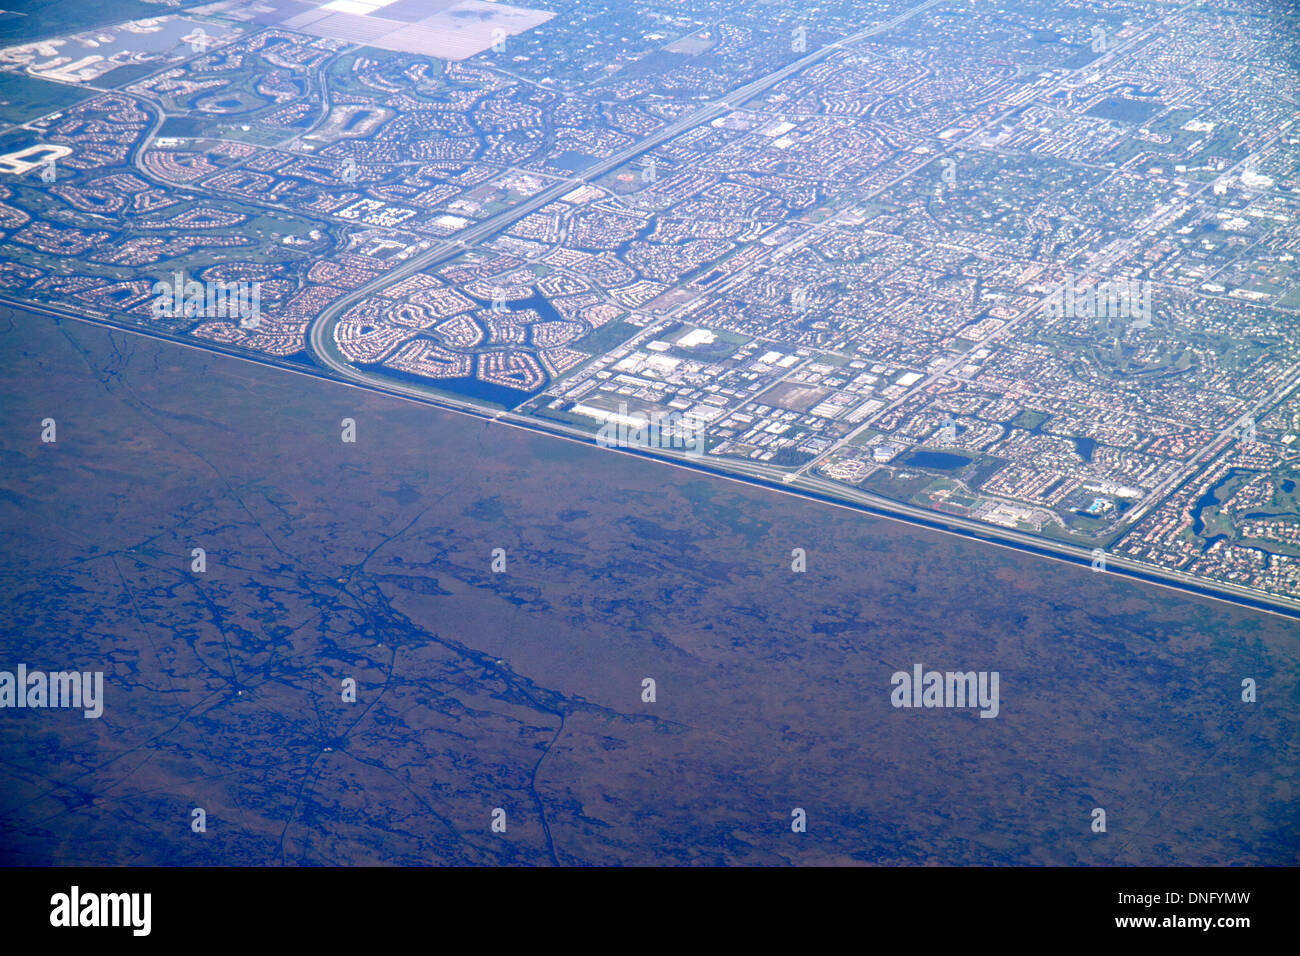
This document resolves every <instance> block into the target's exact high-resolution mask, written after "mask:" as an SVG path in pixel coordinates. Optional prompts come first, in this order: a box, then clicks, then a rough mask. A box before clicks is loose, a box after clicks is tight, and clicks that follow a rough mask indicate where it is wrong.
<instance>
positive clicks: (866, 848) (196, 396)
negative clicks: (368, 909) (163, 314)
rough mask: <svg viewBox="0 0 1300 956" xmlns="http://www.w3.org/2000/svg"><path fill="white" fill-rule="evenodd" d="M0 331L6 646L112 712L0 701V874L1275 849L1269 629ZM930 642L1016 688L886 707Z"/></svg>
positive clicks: (191, 356)
mask: <svg viewBox="0 0 1300 956" xmlns="http://www.w3.org/2000/svg"><path fill="white" fill-rule="evenodd" d="M0 346H3V348H2V349H0V365H2V366H3V374H0V402H3V405H4V407H5V409H6V416H5V422H4V427H3V429H0V465H3V467H0V529H3V531H4V532H5V535H6V541H7V545H6V548H5V549H3V551H2V552H0V614H2V615H3V616H2V617H0V665H3V663H5V662H16V661H24V662H26V663H28V664H30V665H32V666H37V665H38V664H40V665H44V666H48V667H53V666H55V665H58V666H59V667H61V668H68V669H102V670H104V671H105V705H104V706H105V719H104V720H103V721H93V720H85V719H83V718H82V717H81V716H80V715H79V714H76V715H68V714H58V713H53V712H48V711H39V710H24V711H22V712H21V713H19V712H5V713H0V720H3V721H4V722H5V732H4V733H3V734H0V778H2V779H0V793H9V794H22V795H24V798H23V799H21V800H3V799H0V834H2V836H0V858H3V860H4V861H5V862H20V863H33V864H34V863H56V862H69V861H72V860H77V861H79V862H89V863H112V862H122V861H126V860H130V861H133V862H136V863H157V862H167V863H170V864H180V865H213V864H218V863H237V864H245V865H255V864H275V863H286V864H291V865H294V864H308V865H309V864H321V863H332V864H340V863H347V864H360V863H411V864H423V865H428V864H430V863H460V864H497V865H500V864H539V865H554V864H556V863H559V864H562V865H578V864H591V863H596V864H600V863H605V864H609V863H643V864H650V863H660V864H680V865H686V864H699V863H706V864H709V863H712V864H735V863H742V864H752V865H785V864H818V863H820V864H826V863H835V862H846V861H856V862H862V863H903V864H921V863H927V862H936V861H937V862H944V863H1012V862H1033V863H1039V864H1042V863H1056V864H1068V863H1075V864H1078V863H1084V864H1142V863H1150V864H1165V865H1167V864H1169V863H1238V864H1251V863H1254V864H1269V863H1272V864H1286V863H1288V862H1290V861H1292V860H1293V857H1294V852H1295V847H1296V846H1297V845H1300V821H1297V819H1296V816H1295V813H1294V806H1293V803H1292V801H1291V799H1290V797H1289V795H1288V794H1289V793H1290V792H1294V791H1295V787H1296V786H1300V770H1298V769H1297V768H1296V767H1295V766H1294V761H1291V760H1290V759H1289V757H1288V754H1289V751H1288V744H1289V742H1290V741H1292V740H1294V739H1295V738H1296V735H1297V732H1300V715H1297V713H1296V712H1295V708H1294V707H1292V706H1290V701H1291V699H1292V698H1293V695H1294V694H1296V693H1297V691H1298V690H1300V650H1297V647H1296V641H1295V639H1294V638H1295V625H1294V623H1292V622H1287V621H1281V620H1279V619H1276V618H1273V617H1270V616H1266V615H1261V614H1257V613H1254V612H1251V611H1248V610H1244V609H1241V608H1234V607H1230V606H1227V605H1224V604H1220V603H1213V602H1208V601H1203V600H1199V599H1196V598H1193V597H1189V596H1187V595H1182V594H1177V593H1174V592H1171V591H1168V590H1165V589H1156V588H1149V587H1146V586H1144V585H1142V584H1140V583H1138V582H1134V581H1130V580H1124V579H1121V578H1120V577H1118V576H1117V575H1111V574H1094V573H1091V572H1089V571H1088V570H1087V569H1086V568H1077V567H1073V566H1069V565H1066V564H1062V563H1060V562H1055V561H1044V560H1041V559H1039V558H1037V557H1034V556H1033V555H1027V554H1021V553H1017V552H1013V551H1009V550H1006V549H1002V548H993V547H989V546H987V545H985V544H982V543H980V542H976V541H971V540H964V539H960V538H955V537H951V536H944V535H939V534H936V533H934V532H931V531H928V530H925V529H923V528H916V527H911V526H907V525H903V524H900V523H898V522H892V521H882V520H877V519H874V518H872V517H870V516H868V515H857V514H853V513H851V512H848V511H845V510H843V509H834V508H829V507H826V506H824V505H822V504H820V503H818V502H813V501H803V500H798V499H796V498H793V497H790V496H786V495H781V494H778V493H775V492H771V491H767V490H763V489H759V488H754V487H750V486H745V485H742V484H739V483H736V482H731V481H722V480H719V479H718V478H715V477H712V476H709V475H706V474H701V473H694V472H688V471H684V470H682V469H676V468H671V467H668V466H666V465H663V464H659V463H655V462H652V461H649V460H646V459H642V458H637V457H634V456H626V455H615V454H611V453H608V452H603V451H600V450H598V449H595V448H591V447H589V446H585V445H580V444H574V443H569V442H563V441H558V440H555V439H552V438H549V437H546V436H540V435H537V434H534V433H531V432H528V431H524V430H521V429H516V428H510V427H506V426H502V425H500V424H491V425H489V424H485V423H484V422H482V421H479V420H476V419H471V418H469V417H467V416H460V415H454V414H451V413H445V412H442V411H440V410H437V409H433V408H430V407H427V406H422V405H418V404H415V403H411V402H403V401H399V400H397V399H394V398H391V397H388V396H383V395H377V394H373V393H368V392H365V391H362V390H358V389H355V388H348V387H344V386H341V385H338V384H335V383H330V382H326V381H321V380H316V379H309V378H306V377H303V376H295V375H286V374H285V373H283V372H281V371H278V370H275V369H269V368H265V367H262V366H256V365H252V364H249V363H244V362H238V361H235V360H233V359H229V358H224V357H221V356H219V355H216V354H213V353H204V352H199V351H195V350H187V349H178V348H176V347H175V346H174V345H171V344H169V343H165V342H160V341H156V340H151V339H147V338H143V337H139V336H127V337H124V336H123V335H121V334H120V333H114V334H113V337H112V339H110V336H109V333H107V332H105V331H103V330H101V329H98V328H94V327H90V326H84V325H80V324H77V323H67V322H65V323H63V326H62V328H61V329H60V328H57V327H56V326H55V325H54V323H53V322H49V321H46V320H42V319H38V318H36V317H28V318H24V320H23V321H22V322H7V321H6V320H5V318H4V316H0ZM109 368H111V369H114V370H115V371H116V375H114V376H111V377H110V376H104V375H103V374H101V373H102V372H103V370H105V369H109ZM196 383H199V384H198V385H197V386H196ZM344 415H348V416H351V417H354V418H355V419H356V420H357V422H358V436H359V438H358V442H357V443H356V444H354V445H343V444H342V443H340V442H339V436H338V431H337V423H338V421H339V419H340V418H341V417H343V416H344ZM47 416H48V417H54V418H55V419H57V420H58V422H59V441H58V443H57V444H56V445H54V446H49V445H42V444H41V443H40V441H39V438H38V433H39V422H40V420H41V419H42V418H44V417H47ZM199 543H201V544H202V545H203V546H206V548H207V553H208V556H209V558H208V567H207V570H206V572H205V575H204V577H203V578H202V579H197V578H196V576H195V575H193V574H192V572H190V571H189V570H188V558H189V549H190V548H191V547H194V546H196V544H199ZM795 547H802V548H804V549H806V552H807V559H808V563H807V570H806V571H805V572H801V573H794V572H792V571H791V566H790V555H791V549H792V548H795ZM496 548H500V549H502V551H503V553H504V555H505V557H506V559H507V561H508V564H507V566H506V567H505V569H504V571H502V572H501V573H494V572H493V570H492V568H491V560H492V558H491V555H492V552H493V549H496ZM56 638H57V640H56ZM55 648H57V649H58V652H59V655H61V656H62V657H63V658H64V659H58V660H56V659H55V656H56V655H55V654H54V653H53V650H52V649H55ZM915 663H921V664H922V665H923V666H924V667H926V668H935V669H937V670H940V671H945V670H957V669H962V670H965V669H970V670H976V671H993V670H996V671H998V672H999V674H1000V677H1001V684H1000V687H1001V691H1000V712H999V715H998V716H997V717H996V718H995V719H982V718H980V717H979V716H978V714H977V713H976V712H975V711H974V710H971V709H967V710H962V711H957V710H944V709H919V708H918V709H900V708H895V707H894V706H892V704H891V701H890V692H891V689H892V685H891V675H892V674H893V673H894V672H895V671H908V670H910V669H911V667H912V666H913V664H915ZM1264 672H1266V673H1268V674H1270V675H1271V677H1270V688H1271V693H1270V694H1269V695H1266V696H1262V697H1261V699H1260V701H1259V702H1258V703H1257V704H1255V705H1252V708H1253V709H1252V710H1251V712H1250V715H1249V719H1250V727H1251V733H1250V734H1242V733H1240V726H1241V720H1242V719H1243V718H1242V712H1241V710H1240V708H1241V707H1242V706H1243V705H1241V704H1240V703H1238V702H1237V675H1239V674H1242V673H1264ZM344 676H352V677H355V679H356V680H357V684H358V697H359V702H358V704H356V705H352V704H348V703H345V702H343V701H342V700H341V695H340V693H339V686H340V680H341V679H342V677H344ZM647 677H649V678H652V679H654V680H655V682H656V687H657V696H656V699H655V701H654V702H653V703H647V702H645V701H643V700H642V696H641V695H642V686H643V684H642V682H643V680H644V679H645V678H647ZM1063 702H1064V703H1063ZM127 755H129V761H130V765H129V766H127V765H125V764H124V762H123V757H125V756H127ZM131 767H137V768H139V769H137V770H136V772H135V773H127V772H126V771H127V770H130V769H131ZM1189 767H1192V768H1195V769H1194V772H1191V773H1189V772H1188V769H1187V768H1189ZM88 770H90V771H94V772H91V773H88V772H87V771H88ZM665 780H670V781H671V783H672V785H671V787H665V786H664V781H665ZM1261 780H1267V781H1269V782H1270V784H1271V786H1261V785H1260V781H1261ZM1173 792H1176V793H1178V794H1179V799H1178V800H1173V801H1171V800H1170V799H1169V794H1170V793H1173ZM720 793H721V794H725V799H719V797H718V795H719V794H720ZM28 795H30V798H28ZM1097 805H1104V806H1105V807H1106V808H1107V811H1108V814H1109V816H1110V819H1111V821H1112V833H1111V834H1110V836H1108V837H1107V838H1106V839H1099V838H1097V837H1096V836H1095V835H1094V834H1092V833H1091V832H1090V830H1089V824H1090V822H1091V817H1090V813H1091V810H1092V808H1093V807H1094V806H1097ZM194 806H203V807H205V808H206V809H207V812H208V825H209V835H213V834H217V835H219V837H220V838H219V839H211V840H196V839H194V838H193V834H191V833H190V830H189V827H188V810H189V808H191V807H194ZM795 806H798V807H803V808H805V810H806V811H807V813H808V819H809V824H810V825H809V831H808V833H807V834H805V835H803V836H806V837H807V839H802V838H800V837H796V836H795V835H794V834H792V833H791V832H790V826H789V821H790V811H791V808H792V807H795ZM495 807H503V808H505V809H506V810H507V812H508V814H509V821H510V822H509V831H508V834H505V835H500V837H499V838H498V837H497V836H494V835H493V834H491V833H490V831H489V821H490V816H491V812H492V810H493V808H495ZM1116 820H1123V821H1127V822H1126V824H1125V826H1124V827H1120V826H1118V825H1115V823H1114V821H1116ZM1225 821H1227V822H1228V823H1230V825H1225ZM1138 834H1140V838H1139V836H1138Z"/></svg>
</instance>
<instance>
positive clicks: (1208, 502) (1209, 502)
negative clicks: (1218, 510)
mask: <svg viewBox="0 0 1300 956" xmlns="http://www.w3.org/2000/svg"><path fill="white" fill-rule="evenodd" d="M1249 474H1254V472H1250V471H1247V470H1245V469H1242V468H1230V469H1228V472H1227V474H1225V475H1224V476H1223V477H1222V478H1220V479H1219V480H1218V481H1216V482H1215V483H1214V484H1213V485H1211V486H1210V487H1209V488H1207V489H1206V491H1205V494H1203V495H1201V497H1199V498H1197V499H1196V504H1194V505H1192V533H1193V534H1198V535H1199V534H1201V533H1203V532H1204V531H1205V522H1204V521H1203V520H1202V518H1201V513H1202V512H1203V511H1205V509H1206V508H1214V507H1217V506H1219V505H1221V504H1223V502H1222V501H1220V500H1219V489H1220V488H1222V487H1223V486H1224V485H1226V484H1228V483H1229V482H1230V481H1232V480H1234V479H1235V478H1237V477H1238V476H1240V475H1249Z"/></svg>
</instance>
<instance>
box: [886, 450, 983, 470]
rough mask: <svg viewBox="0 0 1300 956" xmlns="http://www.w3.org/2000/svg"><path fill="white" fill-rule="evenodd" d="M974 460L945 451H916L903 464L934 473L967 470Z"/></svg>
mask: <svg viewBox="0 0 1300 956" xmlns="http://www.w3.org/2000/svg"><path fill="white" fill-rule="evenodd" d="M973 460H974V459H972V458H970V457H968V456H966V455H954V454H952V453H950V452H944V451H914V452H912V453H911V454H910V455H908V456H907V457H905V458H904V459H903V460H902V462H901V463H902V464H904V465H911V466H912V467H914V468H930V469H933V470H934V471H956V470H957V469H958V468H965V467H966V466H967V465H969V464H970V463H971V462H972V461H973Z"/></svg>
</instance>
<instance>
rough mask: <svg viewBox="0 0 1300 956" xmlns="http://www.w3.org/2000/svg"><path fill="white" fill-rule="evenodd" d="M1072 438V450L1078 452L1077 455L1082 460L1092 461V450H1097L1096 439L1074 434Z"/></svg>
mask: <svg viewBox="0 0 1300 956" xmlns="http://www.w3.org/2000/svg"><path fill="white" fill-rule="evenodd" d="M1072 440H1073V442H1074V450H1075V451H1076V452H1078V453H1079V457H1080V458H1082V459H1083V460H1084V461H1092V455H1093V452H1095V451H1096V450H1097V440H1096V439H1094V438H1088V437H1087V436H1086V435H1076V436H1074V438H1073V439H1072Z"/></svg>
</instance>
